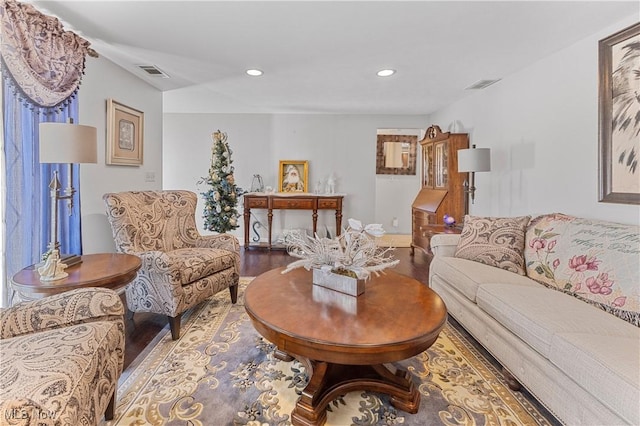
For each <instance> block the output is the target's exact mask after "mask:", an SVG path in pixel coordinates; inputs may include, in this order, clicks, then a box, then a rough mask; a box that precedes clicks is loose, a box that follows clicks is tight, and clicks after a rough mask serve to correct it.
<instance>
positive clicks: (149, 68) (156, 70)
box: [138, 65, 169, 78]
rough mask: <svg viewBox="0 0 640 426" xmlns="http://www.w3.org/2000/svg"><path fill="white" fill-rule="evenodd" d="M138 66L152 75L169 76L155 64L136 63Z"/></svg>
mask: <svg viewBox="0 0 640 426" xmlns="http://www.w3.org/2000/svg"><path fill="white" fill-rule="evenodd" d="M138 67H139V68H140V69H141V70H143V71H145V72H146V73H147V74H149V75H151V76H153V77H162V78H169V75H168V74H167V73H165V72H164V71H162V70H161V69H160V68H158V67H156V66H155V65H138Z"/></svg>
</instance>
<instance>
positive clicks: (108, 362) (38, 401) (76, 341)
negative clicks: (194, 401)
mask: <svg viewBox="0 0 640 426" xmlns="http://www.w3.org/2000/svg"><path fill="white" fill-rule="evenodd" d="M123 315H124V307H123V306H122V302H121V301H120V297H119V296H118V294H117V293H116V292H114V291H113V290H109V289H105V288H81V289H77V290H72V291H68V292H66V293H60V294H56V295H54V296H49V297H45V298H43V299H39V300H35V301H29V302H22V303H18V304H16V305H14V306H12V307H11V308H7V309H0V424H3V425H4V424H7V425H14V424H15V425H18V424H20V425H34V426H35V425H96V424H98V422H99V421H100V420H101V418H102V415H103V414H105V418H106V419H107V420H111V419H113V415H114V409H115V398H116V389H117V386H118V379H119V377H120V375H121V374H122V366H123V363H124V343H125V335H124V321H123Z"/></svg>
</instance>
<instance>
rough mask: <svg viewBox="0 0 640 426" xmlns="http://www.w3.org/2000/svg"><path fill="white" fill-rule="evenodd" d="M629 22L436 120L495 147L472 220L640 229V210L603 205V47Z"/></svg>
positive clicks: (511, 78)
mask: <svg viewBox="0 0 640 426" xmlns="http://www.w3.org/2000/svg"><path fill="white" fill-rule="evenodd" d="M634 22H637V16H636V17H630V18H629V19H627V20H626V21H624V22H620V23H619V24H618V25H614V26H612V27H609V28H606V29H604V30H602V31H599V32H597V33H595V34H593V35H592V36H591V37H588V38H586V39H584V40H581V41H579V42H578V43H576V44H574V45H573V46H570V47H569V48H567V49H564V50H561V51H559V52H557V53H555V54H554V55H552V56H549V57H547V58H545V59H543V60H541V61H539V62H537V63H535V64H533V65H531V66H529V67H527V68H525V69H523V70H521V71H520V72H518V73H516V74H513V75H510V76H507V77H505V78H504V79H503V80H502V81H500V82H498V83H496V84H494V85H493V86H490V87H489V88H487V89H485V90H482V91H480V92H478V93H477V94H476V95H474V96H471V97H469V98H467V99H464V100H462V101H459V102H457V103H455V104H453V105H451V106H449V107H447V108H445V109H443V110H441V111H438V112H437V113H435V114H433V115H432V117H431V121H433V122H434V123H439V124H440V126H441V127H442V128H443V129H445V128H447V127H448V126H449V125H451V124H452V123H456V124H457V125H459V126H460V127H461V128H459V131H461V132H468V133H469V134H470V143H471V144H476V145H477V146H478V147H487V148H491V161H492V171H491V172H489V173H477V174H476V187H477V191H476V201H475V205H472V206H471V210H470V211H471V214H476V215H492V216H516V215H523V214H532V215H535V214H540V213H551V212H562V213H567V214H572V215H577V216H583V217H589V218H598V219H605V220H611V221H617V222H622V223H632V224H638V223H640V207H639V206H637V205H636V206H634V205H624V204H611V203H600V202H598V40H600V39H602V38H604V37H607V36H609V35H611V34H613V33H615V32H617V31H619V30H621V29H623V28H625V27H627V26H629V25H631V24H633V23H634Z"/></svg>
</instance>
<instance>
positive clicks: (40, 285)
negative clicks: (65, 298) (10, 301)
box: [11, 253, 142, 303]
mask: <svg viewBox="0 0 640 426" xmlns="http://www.w3.org/2000/svg"><path fill="white" fill-rule="evenodd" d="M81 259H82V262H81V263H78V264H75V265H72V266H70V267H68V268H67V269H66V270H65V271H66V272H67V273H68V274H69V276H68V277H66V278H63V279H61V280H57V281H40V274H38V271H37V268H36V267H35V265H31V266H28V267H26V268H24V269H22V270H21V271H19V272H18V273H16V274H15V275H14V276H13V278H12V280H11V281H12V282H11V286H12V287H13V289H14V290H15V291H16V295H15V297H14V303H15V302H19V301H25V300H33V299H39V298H42V297H45V296H51V295H52V294H57V293H62V292H64V291H69V290H73V289H76V288H80V287H106V288H110V289H117V288H119V287H123V286H125V285H127V284H129V283H130V282H131V280H133V279H134V278H135V277H136V273H137V272H138V269H140V266H141V265H142V263H141V261H140V258H139V257H138V256H134V255H132V254H124V253H98V254H85V255H82V256H81Z"/></svg>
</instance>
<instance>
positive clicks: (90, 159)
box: [38, 120, 98, 281]
mask: <svg viewBox="0 0 640 426" xmlns="http://www.w3.org/2000/svg"><path fill="white" fill-rule="evenodd" d="M97 145H98V142H97V130H96V128H95V127H91V126H80V125H76V124H73V120H71V122H70V123H40V163H66V164H67V165H68V167H69V172H68V174H67V177H68V180H67V187H66V188H65V189H64V193H63V195H61V194H60V181H59V180H58V171H57V170H55V171H54V172H53V178H52V179H51V183H50V184H49V191H50V196H51V221H50V225H51V231H50V240H49V245H48V246H47V248H48V251H47V253H46V254H45V255H46V261H45V263H44V265H42V266H41V267H39V268H38V273H39V274H40V280H41V281H56V280H60V279H62V278H65V277H67V276H68V274H67V273H66V272H65V268H66V267H67V265H66V264H65V263H63V261H62V260H61V258H60V251H59V248H60V242H59V241H58V201H59V200H67V206H68V209H69V215H71V212H72V209H73V195H74V194H75V192H76V190H75V188H73V175H72V173H73V167H72V166H71V165H72V164H73V163H97V162H98V154H97V150H98V148H97Z"/></svg>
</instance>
